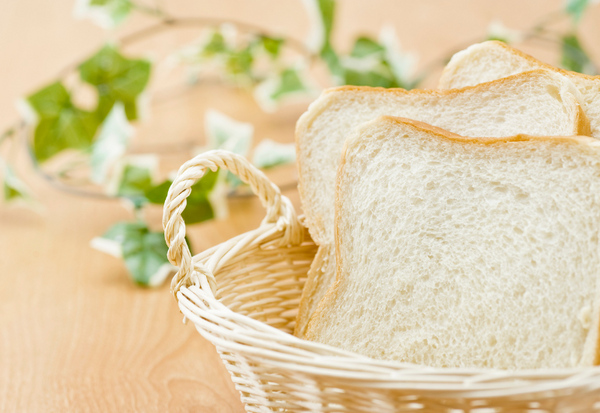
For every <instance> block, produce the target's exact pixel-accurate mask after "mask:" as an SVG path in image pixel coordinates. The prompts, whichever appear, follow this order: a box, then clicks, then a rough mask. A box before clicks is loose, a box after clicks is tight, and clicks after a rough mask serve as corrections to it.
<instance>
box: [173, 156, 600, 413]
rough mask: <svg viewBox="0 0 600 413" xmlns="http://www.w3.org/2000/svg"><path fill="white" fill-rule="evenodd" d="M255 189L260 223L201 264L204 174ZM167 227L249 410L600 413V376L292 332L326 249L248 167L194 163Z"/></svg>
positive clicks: (203, 322)
mask: <svg viewBox="0 0 600 413" xmlns="http://www.w3.org/2000/svg"><path fill="white" fill-rule="evenodd" d="M217 168H224V169H228V170H230V171H231V172H232V173H234V174H236V175H238V176H239V177H240V178H241V179H242V180H243V181H244V182H246V183H247V184H249V185H250V187H251V188H252V190H253V191H254V193H255V194H257V195H258V196H259V198H260V199H261V201H262V203H263V205H264V206H265V207H266V209H267V214H266V217H265V219H264V220H263V222H262V223H261V225H260V226H259V227H258V228H257V229H255V230H253V231H249V232H247V233H245V234H242V235H239V236H237V237H235V238H232V239H230V240H228V241H226V242H224V243H222V244H220V245H217V246H215V247H213V248H211V249H209V250H206V251H204V252H203V253H201V254H199V255H197V256H195V257H192V256H191V253H190V250H189V248H188V246H187V243H186V242H185V224H184V222H183V219H182V218H181V213H182V212H183V210H184V209H185V205H186V202H185V199H186V198H187V197H188V196H189V194H190V191H191V189H190V188H191V186H192V185H193V184H194V183H195V182H196V181H197V180H198V179H199V178H201V177H202V175H203V174H204V173H205V172H206V170H207V169H211V170H216V169H217ZM163 226H164V228H165V237H166V239H167V244H168V245H169V260H170V261H171V262H172V263H173V264H174V265H176V266H178V267H179V272H178V273H177V274H176V275H175V277H174V278H173V282H172V291H173V293H174V294H175V295H176V298H177V301H178V303H179V308H180V310H181V312H182V313H183V314H184V315H185V317H186V318H187V319H188V320H190V321H192V322H193V323H194V325H195V326H196V329H197V330H198V332H199V333H200V334H201V335H202V336H203V337H204V338H206V339H207V340H209V341H211V342H212V343H213V344H214V345H215V347H216V348H217V351H218V353H219V355H220V356H221V359H222V360H223V362H224V363H225V366H226V367H227V370H228V371H229V373H230V374H231V378H232V380H233V383H234V384H235V387H236V388H237V390H238V391H239V392H240V395H241V400H242V402H243V403H244V405H245V408H246V411H248V412H306V411H311V412H369V413H372V412H448V413H450V412H452V413H459V412H472V413H492V412H531V413H534V412H535V413H543V412H565V413H566V412H569V413H572V412H594V411H598V412H600V367H591V368H576V369H552V370H548V369H545V370H521V371H504V370H494V369H475V368H473V369H470V368H431V367H424V366H419V365H414V364H408V363H396V362H388V361H381V360H374V359H371V358H368V357H364V356H361V355H358V354H354V353H350V352H346V351H343V350H340V349H336V348H334V347H330V346H327V345H322V344H319V343H314V342H310V341H305V340H301V339H299V338H297V337H294V336H293V335H292V332H293V329H294V323H295V318H296V313H297V309H298V304H299V301H300V296H301V294H302V287H303V285H304V282H305V280H306V274H307V272H308V269H309V267H310V264H311V262H312V260H313V258H314V256H315V254H316V251H317V246H316V245H315V244H314V242H313V241H312V239H311V238H310V235H309V233H308V231H307V229H306V227H305V226H304V224H303V219H302V217H298V216H297V215H296V213H295V211H294V208H293V206H292V204H291V202H290V201H289V200H288V199H287V198H286V197H285V196H282V195H281V193H280V191H279V189H278V188H277V187H276V186H275V185H274V184H273V183H271V182H270V181H269V180H268V179H267V177H266V176H265V175H264V174H263V173H262V172H260V171H259V170H258V169H256V168H255V167H254V166H252V165H251V164H250V163H249V162H248V161H247V160H246V159H245V158H243V157H241V156H239V155H235V154H233V153H230V152H227V151H222V150H219V151H211V152H206V153H203V154H201V155H198V156H197V157H195V158H194V159H192V160H191V161H188V162H187V163H185V164H184V165H183V166H182V167H181V169H180V170H179V173H178V175H177V178H176V179H175V181H174V182H173V185H172V186H171V189H170V191H169V195H168V197H167V201H166V203H165V209H164V217H163Z"/></svg>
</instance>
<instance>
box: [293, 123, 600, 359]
mask: <svg viewBox="0 0 600 413" xmlns="http://www.w3.org/2000/svg"><path fill="white" fill-rule="evenodd" d="M377 123H390V124H399V125H410V126H411V127H413V128H414V129H416V130H419V131H425V132H429V133H431V134H433V135H435V136H437V137H439V138H442V139H446V140H450V141H454V142H460V143H465V144H468V143H475V144H483V145H494V144H497V143H506V142H528V141H537V142H547V141H550V142H572V143H577V144H592V143H593V144H597V143H598V140H596V139H594V138H591V137H589V136H530V135H515V136H509V137H501V138H472V137H465V136H461V135H457V134H455V133H452V132H449V131H447V130H445V129H442V128H438V127H436V126H432V125H429V124H427V123H423V122H419V121H416V120H412V119H406V118H400V117H396V116H380V117H378V118H377V119H375V120H373V121H371V122H367V123H365V124H363V125H361V126H360V127H359V129H358V130H357V132H356V133H355V134H354V135H353V136H352V137H351V138H349V139H346V142H345V143H344V147H343V149H342V156H341V159H340V164H339V167H338V172H337V174H336V182H335V217H334V222H335V225H334V239H335V259H336V277H335V283H333V285H332V286H331V287H330V288H329V289H328V290H327V293H326V294H325V296H324V297H323V299H322V300H321V302H320V303H319V306H318V307H317V309H316V310H315V312H314V314H313V316H312V317H311V319H310V321H309V323H308V326H307V328H306V335H305V339H306V340H310V341H315V339H316V334H315V329H316V328H317V327H316V326H318V325H319V324H321V322H320V320H321V319H322V318H323V315H324V314H325V313H326V312H327V310H328V308H330V306H331V304H330V303H332V302H335V301H336V300H337V298H338V295H339V291H340V286H341V283H342V282H343V278H344V277H343V273H342V268H343V262H342V261H343V260H342V255H341V251H340V239H339V233H338V228H339V219H340V213H341V212H340V209H341V204H342V202H341V199H340V186H341V182H342V177H343V170H344V168H345V166H346V162H347V152H348V149H349V148H350V147H351V146H353V145H356V144H358V142H360V141H361V140H363V139H365V138H363V137H362V136H361V135H360V134H359V133H358V131H359V130H361V129H366V128H369V127H371V126H372V125H374V124H377ZM366 139H368V138H366ZM594 364H600V351H598V349H597V352H596V360H595V362H594Z"/></svg>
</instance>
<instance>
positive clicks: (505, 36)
mask: <svg viewBox="0 0 600 413" xmlns="http://www.w3.org/2000/svg"><path fill="white" fill-rule="evenodd" d="M487 37H488V39H490V40H500V41H502V42H504V43H506V44H514V43H520V42H522V41H523V40H524V39H525V33H523V32H522V31H520V30H516V29H510V28H508V27H506V26H505V25H504V23H502V20H499V19H493V20H492V21H491V22H490V24H489V25H488V28H487Z"/></svg>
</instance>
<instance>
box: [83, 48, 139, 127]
mask: <svg viewBox="0 0 600 413" xmlns="http://www.w3.org/2000/svg"><path fill="white" fill-rule="evenodd" d="M150 69H151V64H150V62H149V61H147V60H143V59H127V58H126V57H124V56H123V55H121V54H120V53H119V51H118V50H117V48H116V47H114V46H111V45H107V46H104V47H103V48H102V49H100V51H99V52H98V53H96V54H95V55H94V56H92V57H91V58H89V59H88V60H86V61H85V62H83V63H82V64H81V65H80V66H79V75H80V76H81V79H82V80H83V81H84V82H86V83H89V84H91V85H93V86H95V87H96V89H97V91H98V107H97V109H96V114H97V116H98V118H99V119H100V120H103V119H104V118H105V117H106V115H108V113H109V112H110V110H111V109H112V107H113V105H114V103H115V102H117V101H119V102H122V103H123V105H124V106H125V113H126V114H127V119H129V120H135V119H137V118H138V108H137V104H136V101H137V98H138V96H139V95H140V94H141V93H142V92H143V91H144V89H145V88H146V86H147V84H148V80H149V79H150Z"/></svg>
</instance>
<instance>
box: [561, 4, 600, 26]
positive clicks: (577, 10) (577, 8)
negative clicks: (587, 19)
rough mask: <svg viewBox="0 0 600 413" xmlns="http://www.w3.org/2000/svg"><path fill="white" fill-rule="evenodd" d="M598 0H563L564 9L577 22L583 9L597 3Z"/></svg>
mask: <svg viewBox="0 0 600 413" xmlns="http://www.w3.org/2000/svg"><path fill="white" fill-rule="evenodd" d="M599 2H600V0H565V2H564V8H565V11H566V12H567V13H568V14H570V15H571V16H572V17H573V20H575V22H576V23H579V21H580V20H581V17H582V16H583V13H584V12H585V10H586V9H587V8H588V7H589V6H591V5H592V4H597V3H599Z"/></svg>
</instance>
